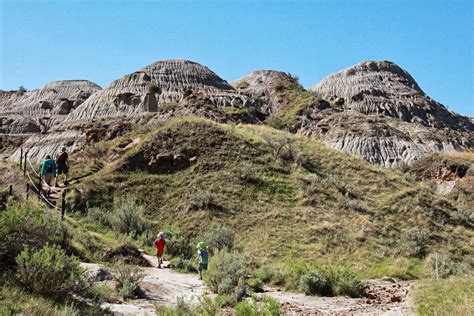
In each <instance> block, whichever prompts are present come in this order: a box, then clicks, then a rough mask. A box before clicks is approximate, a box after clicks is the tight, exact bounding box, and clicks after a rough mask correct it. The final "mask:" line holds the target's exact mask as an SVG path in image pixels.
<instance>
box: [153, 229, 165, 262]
mask: <svg viewBox="0 0 474 316" xmlns="http://www.w3.org/2000/svg"><path fill="white" fill-rule="evenodd" d="M155 248H156V257H157V258H158V268H159V269H161V265H162V264H163V255H164V253H165V248H166V241H165V234H164V233H163V232H160V233H159V234H158V235H157V236H156V240H155Z"/></svg>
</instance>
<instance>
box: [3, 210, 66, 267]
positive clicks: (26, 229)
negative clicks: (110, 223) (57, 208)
mask: <svg viewBox="0 0 474 316" xmlns="http://www.w3.org/2000/svg"><path fill="white" fill-rule="evenodd" d="M68 242H69V234H68V228H67V226H66V225H65V224H62V223H61V220H60V219H59V217H54V216H52V215H51V211H50V210H46V209H43V208H41V207H39V206H37V205H34V204H32V203H31V202H28V201H27V202H25V203H23V204H22V205H18V204H16V203H14V202H12V203H9V205H8V206H7V209H6V210H5V211H3V212H0V262H1V263H2V264H1V267H0V270H10V269H13V268H14V267H15V265H16V261H15V258H16V257H17V256H18V255H19V254H20V252H21V251H22V250H23V246H24V245H25V244H27V245H28V246H29V248H30V250H32V251H34V250H38V249H41V248H42V247H43V246H44V245H46V244H47V243H51V244H61V245H63V246H64V247H67V246H68V245H67V244H68Z"/></svg>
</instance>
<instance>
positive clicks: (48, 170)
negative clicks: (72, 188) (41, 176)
mask: <svg viewBox="0 0 474 316" xmlns="http://www.w3.org/2000/svg"><path fill="white" fill-rule="evenodd" d="M44 172H45V173H53V164H52V163H51V162H48V163H47V164H46V166H45V168H44Z"/></svg>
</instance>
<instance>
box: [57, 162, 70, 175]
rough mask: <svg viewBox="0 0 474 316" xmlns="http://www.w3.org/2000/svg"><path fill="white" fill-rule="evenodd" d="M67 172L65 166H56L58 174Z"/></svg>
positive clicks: (67, 169)
mask: <svg viewBox="0 0 474 316" xmlns="http://www.w3.org/2000/svg"><path fill="white" fill-rule="evenodd" d="M68 172H69V168H68V167H67V166H66V165H59V164H58V174H67V173H68Z"/></svg>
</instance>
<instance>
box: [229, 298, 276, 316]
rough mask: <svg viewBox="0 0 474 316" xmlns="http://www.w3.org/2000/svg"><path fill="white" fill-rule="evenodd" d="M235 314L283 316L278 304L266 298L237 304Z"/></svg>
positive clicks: (245, 315)
mask: <svg viewBox="0 0 474 316" xmlns="http://www.w3.org/2000/svg"><path fill="white" fill-rule="evenodd" d="M235 313H236V315H237V316H262V315H263V316H280V315H283V314H284V313H283V311H282V310H281V307H280V303H279V302H278V301H277V300H275V299H273V298H271V297H268V296H262V297H261V298H258V299H255V298H253V299H252V300H244V301H242V302H240V303H238V304H237V306H236V309H235Z"/></svg>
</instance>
